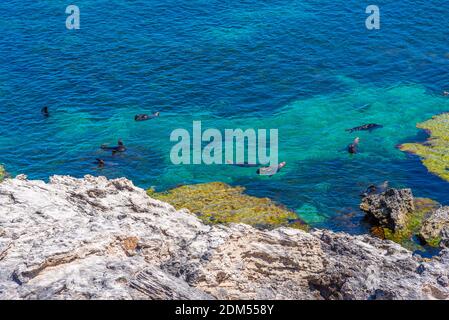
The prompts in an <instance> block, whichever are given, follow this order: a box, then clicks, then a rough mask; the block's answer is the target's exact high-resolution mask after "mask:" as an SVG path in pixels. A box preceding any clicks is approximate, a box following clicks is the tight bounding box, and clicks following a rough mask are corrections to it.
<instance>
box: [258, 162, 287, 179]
mask: <svg viewBox="0 0 449 320" xmlns="http://www.w3.org/2000/svg"><path fill="white" fill-rule="evenodd" d="M286 164H287V163H286V162H281V163H280V164H279V165H277V166H270V167H263V168H259V169H257V171H256V172H257V174H259V175H262V176H270V177H271V176H273V175H275V174H276V173H278V172H279V171H281V169H282V168H283V167H285V165H286Z"/></svg>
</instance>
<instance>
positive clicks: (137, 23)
mask: <svg viewBox="0 0 449 320" xmlns="http://www.w3.org/2000/svg"><path fill="white" fill-rule="evenodd" d="M69 4H72V3H68V2H65V1H60V0H58V1H56V0H41V1H35V0H33V1H31V0H21V1H18V0H7V1H2V2H1V3H0V28H1V29H0V30H1V37H0V162H1V163H4V164H5V166H6V167H7V169H8V171H10V172H11V173H13V174H18V173H26V174H27V175H28V176H29V177H31V178H38V179H47V178H48V176H49V175H52V174H70V175H74V176H78V177H81V176H83V175H85V174H94V175H106V176H108V177H120V176H126V177H128V178H130V179H132V180H133V181H134V182H135V183H136V184H137V185H139V186H142V187H150V186H156V188H157V189H159V190H164V189H167V188H170V187H173V186H176V185H178V184H184V183H198V182H207V181H224V182H227V183H231V184H233V185H243V186H245V187H246V188H247V191H248V193H250V194H253V195H258V196H267V197H271V198H273V199H275V200H276V201H279V202H280V203H283V204H286V205H287V206H289V207H290V208H292V209H294V210H297V212H298V214H299V215H300V216H301V217H303V218H304V219H306V220H307V221H309V222H311V223H312V224H313V225H316V226H325V227H330V228H332V229H335V230H346V231H350V232H362V231H364V227H363V225H361V224H360V218H361V216H362V215H361V213H360V212H359V211H358V210H357V206H358V203H359V197H358V195H359V193H360V191H361V190H363V189H364V188H365V187H366V186H367V185H368V184H370V183H380V182H382V181H384V180H389V181H390V183H391V185H393V186H396V187H411V188H413V190H414V193H415V195H418V196H424V197H432V198H434V199H436V200H438V201H440V202H442V203H445V204H449V193H448V190H449V189H448V187H449V184H448V183H447V182H445V181H443V180H441V179H439V178H438V177H436V176H433V175H431V174H429V173H428V172H427V170H426V168H425V167H423V166H422V164H421V162H420V161H419V159H418V158H416V157H413V156H409V155H406V154H403V153H402V152H400V151H398V150H397V149H396V148H395V146H396V145H397V144H399V143H401V142H405V141H415V140H422V139H423V138H424V137H423V135H422V134H420V132H419V131H418V130H417V129H416V128H415V125H416V123H417V122H420V121H423V120H426V119H428V118H429V117H431V116H432V115H433V114H436V113H439V112H443V111H449V100H448V99H445V98H444V97H442V96H441V92H442V91H443V90H447V89H449V83H448V81H447V80H448V70H449V41H448V37H447V35H448V30H449V28H448V27H449V19H448V16H449V3H446V2H441V1H436V0H426V1H421V0H418V1H417V0H415V1H410V0H405V1H376V3H375V4H376V5H378V6H379V7H380V9H381V29H380V30H375V31H369V30H367V29H366V28H365V19H366V17H367V14H365V8H366V6H367V5H369V4H372V3H368V2H365V1H355V0H348V1H330V0H326V1H323V0H315V1H304V0H299V1H298V0H289V1H287V0H285V1H278V0H274V1H273V0H271V1H260V0H259V1H254V0H247V1H214V0H207V1H206V0H202V1H196V0H189V1H186V0H178V1H167V0H164V1H161V0H154V1H151V0H150V1H143V0H140V1H122V0H107V1H106V0H95V1H94V0H76V1H74V4H76V5H78V6H79V7H80V10H81V29H80V30H67V29H66V28H65V19H66V14H65V8H66V6H67V5H69ZM366 104H369V105H370V107H367V108H361V106H364V105H366ZM43 106H48V107H49V108H50V111H51V116H50V117H49V118H44V117H42V116H41V114H40V109H41V108H42V107H43ZM155 111H160V112H161V117H160V118H159V119H156V120H152V121H149V122H145V123H135V122H134V121H133V117H134V115H135V114H137V113H145V112H146V113H150V112H155ZM193 120H201V121H202V122H203V125H204V126H205V127H209V128H219V129H224V128H238V127H242V128H267V129H269V128H276V129H279V135H280V156H281V160H285V161H287V163H288V164H287V167H286V168H285V169H284V170H283V171H282V172H281V173H280V174H279V175H276V176H274V177H272V178H266V177H259V176H257V175H255V173H254V170H252V169H246V168H230V167H229V166H204V165H202V166H174V165H172V164H171V163H170V158H169V152H170V149H171V147H172V146H173V143H171V142H170V141H169V136H170V132H171V131H172V130H174V129H176V128H186V129H189V128H191V126H192V121H193ZM365 122H379V123H381V124H383V125H384V126H385V127H384V129H382V130H378V131H375V132H373V133H371V134H369V133H360V135H359V136H360V137H361V141H362V142H361V152H360V154H358V155H356V156H352V157H351V156H349V155H347V154H346V153H345V152H341V149H342V148H344V147H345V146H346V145H347V144H348V143H350V142H351V141H352V139H354V137H355V135H354V134H352V135H351V134H349V133H347V132H345V131H344V129H346V128H349V127H353V126H356V125H360V124H363V123H365ZM118 138H122V139H123V140H124V141H125V143H126V144H127V146H128V151H127V153H125V154H123V155H119V156H115V157H112V156H110V155H109V154H106V153H104V152H103V151H101V150H100V149H99V146H100V145H101V144H102V143H111V144H112V143H114V142H115V141H116V140H117V139H118ZM96 157H102V158H105V159H106V161H107V162H108V163H109V164H110V165H108V166H107V167H106V168H104V169H102V170H99V169H96V168H95V165H94V164H93V161H94V159H95V158H96Z"/></svg>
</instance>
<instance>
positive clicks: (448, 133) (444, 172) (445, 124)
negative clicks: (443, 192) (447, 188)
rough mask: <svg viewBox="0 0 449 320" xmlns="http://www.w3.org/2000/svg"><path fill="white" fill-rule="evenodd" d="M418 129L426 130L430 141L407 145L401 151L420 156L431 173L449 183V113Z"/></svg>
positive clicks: (402, 146) (431, 120)
mask: <svg viewBox="0 0 449 320" xmlns="http://www.w3.org/2000/svg"><path fill="white" fill-rule="evenodd" d="M417 127H418V128H420V129H424V130H426V131H427V132H428V133H429V134H430V137H429V139H428V140H427V141H426V142H424V143H405V144H403V145H401V146H399V149H400V150H402V151H406V152H410V153H414V154H416V155H418V156H420V157H421V158H422V163H423V164H424V165H425V166H426V167H427V169H428V170H429V171H430V172H432V173H434V174H436V175H438V176H439V177H440V178H442V179H444V180H447V181H449V170H448V169H449V113H443V114H440V115H436V116H434V117H433V118H432V119H430V120H428V121H425V122H422V123H419V124H418V125H417Z"/></svg>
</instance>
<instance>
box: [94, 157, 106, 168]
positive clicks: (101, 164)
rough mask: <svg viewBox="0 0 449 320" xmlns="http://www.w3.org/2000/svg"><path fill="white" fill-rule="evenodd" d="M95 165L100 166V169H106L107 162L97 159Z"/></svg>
mask: <svg viewBox="0 0 449 320" xmlns="http://www.w3.org/2000/svg"><path fill="white" fill-rule="evenodd" d="M95 163H96V164H97V165H98V168H104V166H105V162H104V160H103V159H99V158H97V159H96V162H95Z"/></svg>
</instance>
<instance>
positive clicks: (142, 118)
mask: <svg viewBox="0 0 449 320" xmlns="http://www.w3.org/2000/svg"><path fill="white" fill-rule="evenodd" d="M160 114H161V113H160V112H155V113H153V114H151V115H148V114H137V115H136V116H134V120H136V121H145V120H150V119H153V118H157V117H159V115H160Z"/></svg>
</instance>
